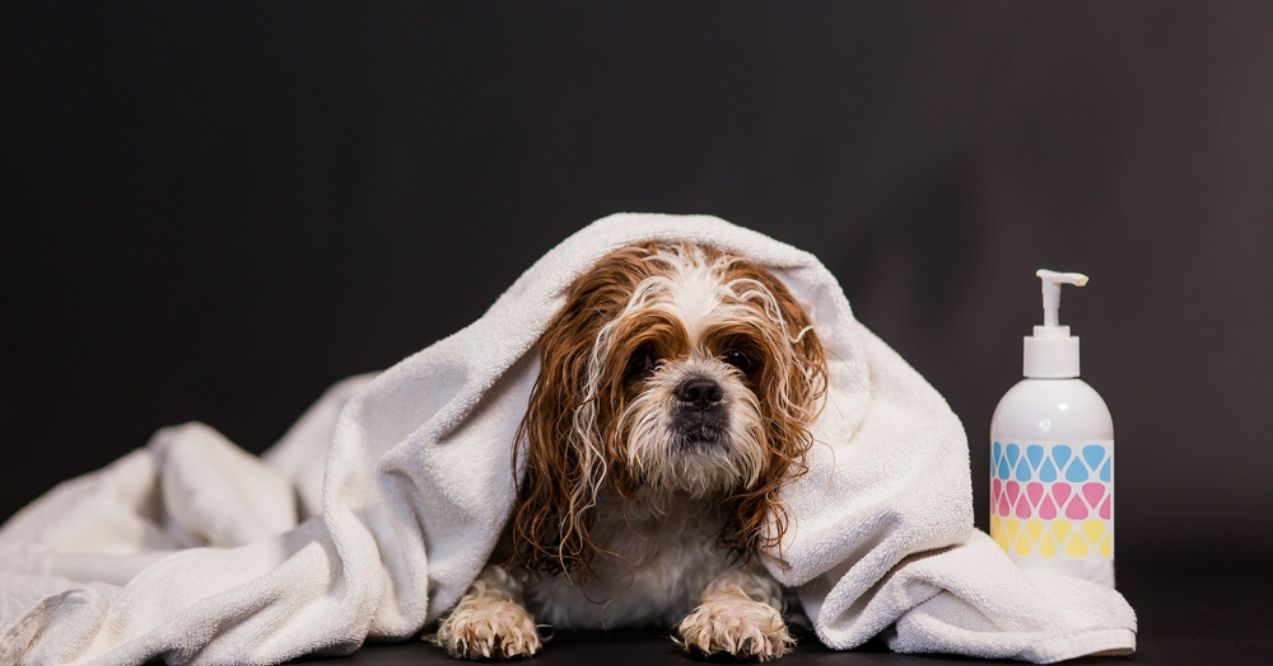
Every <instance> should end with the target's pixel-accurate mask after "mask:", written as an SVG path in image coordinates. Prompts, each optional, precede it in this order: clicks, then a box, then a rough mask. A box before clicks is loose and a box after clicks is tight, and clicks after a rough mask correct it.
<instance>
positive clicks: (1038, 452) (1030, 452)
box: [1025, 444, 1043, 470]
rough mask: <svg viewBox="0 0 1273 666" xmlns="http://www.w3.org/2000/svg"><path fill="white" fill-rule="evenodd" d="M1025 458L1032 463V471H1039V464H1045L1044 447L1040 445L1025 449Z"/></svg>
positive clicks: (1032, 445)
mask: <svg viewBox="0 0 1273 666" xmlns="http://www.w3.org/2000/svg"><path fill="white" fill-rule="evenodd" d="M1025 457H1026V459H1027V460H1029V461H1030V469H1034V470H1037V469H1039V463H1040V462H1043V447H1042V446H1039V445H1038V444H1031V445H1029V446H1027V447H1025Z"/></svg>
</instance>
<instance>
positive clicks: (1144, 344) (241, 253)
mask: <svg viewBox="0 0 1273 666" xmlns="http://www.w3.org/2000/svg"><path fill="white" fill-rule="evenodd" d="M0 12H3V20H2V21H0V55H2V58H0V76H2V77H3V78H2V84H3V87H2V90H3V93H2V95H3V102H2V106H3V111H2V113H3V114H4V122H3V128H4V140H3V148H2V158H0V159H3V165H4V178H3V183H4V190H3V197H2V201H0V205H2V206H3V208H2V209H0V214H2V215H0V219H2V220H3V224H4V234H3V236H2V237H0V247H3V256H2V257H0V271H2V273H0V277H2V278H3V285H4V290H3V293H4V299H3V314H2V315H0V322H3V323H2V326H3V328H2V329H0V333H2V335H3V351H2V352H0V358H3V382H2V383H0V387H2V388H0V391H3V393H2V395H0V442H3V447H4V449H3V450H4V463H3V465H2V467H0V470H2V471H0V516H7V515H9V514H11V513H12V512H13V511H15V510H16V509H17V508H18V507H20V506H21V505H23V504H24V503H26V502H28V501H30V500H32V499H34V498H35V497H36V496H37V495H38V494H39V493H40V492H42V491H43V490H44V489H46V488H48V487H50V486H52V485H53V484H54V483H55V482H57V481H59V480H61V479H65V478H68V477H71V476H73V475H77V474H81V473H84V472H87V471H90V470H93V469H96V468H98V467H100V466H102V465H104V464H106V463H108V462H109V461H111V460H113V459H115V458H117V457H119V456H120V455H122V454H124V453H125V452H127V451H128V450H130V449H132V448H134V447H137V446H140V445H142V444H144V443H145V442H146V440H147V438H148V437H149V435H150V433H151V432H152V431H153V430H154V429H155V428H156V427H159V426H161V425H165V424H171V423H176V422H181V421H185V420H188V419H198V420H203V421H206V422H208V423H210V424H212V425H213V426H214V427H216V428H218V429H220V430H222V431H223V432H224V433H226V434H227V435H228V436H229V437H230V438H231V439H232V440H234V441H236V442H238V443H239V444H241V445H242V446H244V447H245V448H247V449H249V450H252V451H260V450H263V449H264V448H265V447H267V446H268V445H269V444H271V443H272V441H273V440H274V439H276V438H277V437H278V436H279V435H281V434H282V432H283V431H284V429H285V428H286V427H287V426H288V425H289V424H290V423H291V421H292V419H294V418H295V417H296V416H298V415H299V414H300V413H301V411H302V410H303V409H304V408H305V407H306V406H307V405H308V404H309V403H310V402H311V401H312V400H314V399H315V398H316V397H317V396H318V395H319V393H320V392H321V391H322V390H323V389H324V388H326V387H327V386H328V385H329V384H331V383H332V382H334V381H336V380H338V379H340V378H342V377H345V376H347V375H349V374H353V373H357V372H362V371H366V370H371V369H378V368H383V367H387V366H389V365H391V364H393V363H394V362H395V361H397V360H398V359H400V358H402V357H404V356H406V355H407V354H409V353H411V352H413V351H415V350H417V349H420V348H422V347H423V346H425V345H427V344H429V343H430V342H432V341H434V340H436V339H438V338H440V337H442V336H445V335H447V334H449V333H450V332H452V331H454V330H456V329H458V328H459V327H461V326H464V325H465V324H467V323H468V322H470V321H471V320H473V319H474V318H475V317H477V316H478V315H480V314H481V313H482V312H483V311H484V309H485V308H486V307H487V306H488V305H489V304H490V303H491V302H492V301H493V300H494V299H495V298H496V296H498V295H499V293H500V292H501V291H502V290H503V289H504V288H505V287H506V286H507V285H509V284H510V283H511V282H512V281H513V280H514V279H515V278H516V277H517V275H518V274H519V273H520V272H521V271H522V270H524V269H525V268H526V267H528V266H529V265H530V264H531V262H532V261H533V260H534V259H536V258H537V257H538V256H539V255H540V254H542V253H543V252H545V251H546V250H547V249H548V248H549V247H551V246H552V245H553V244H555V243H556V242H557V241H559V240H560V239H562V238H564V237H565V236H566V235H568V234H570V233H571V232H572V231H574V230H575V229H577V228H579V227H580V226H582V225H584V224H586V223H588V222H589V221H591V220H593V219H595V218H597V217H600V216H602V215H604V214H607V213H610V212H613V211H620V210H650V211H665V212H706V213H714V214H717V215H720V216H722V217H725V218H726V219H729V220H731V221H734V222H737V223H739V224H743V225H746V226H749V227H752V228H755V229H758V230H760V231H762V232H764V233H767V234H770V235H772V236H775V237H777V238H779V239H781V240H784V241H788V242H790V243H793V244H795V245H797V246H799V247H802V248H805V249H809V250H811V251H813V252H815V253H816V254H817V255H818V256H819V257H820V258H821V259H822V260H823V262H825V263H826V264H827V266H828V267H829V268H830V269H831V270H832V271H833V272H834V273H835V274H836V276H837V277H838V278H839V279H840V281H841V283H842V284H843V285H844V288H845V290H846V291H847V292H848V294H849V298H850V300H851V302H852V303H853V305H854V308H855V310H856V313H857V315H858V316H859V317H860V318H861V319H862V320H863V321H864V322H865V323H866V324H867V325H868V326H870V327H872V328H873V329H874V330H875V331H876V332H877V333H879V334H880V335H881V336H882V337H883V338H884V339H885V340H886V341H888V342H889V343H890V344H892V345H893V346H894V347H896V348H897V349H898V350H899V351H900V352H901V353H902V354H903V355H904V356H905V357H906V358H907V359H908V360H909V361H910V362H911V363H912V364H913V365H915V366H916V367H917V368H918V369H919V370H920V371H921V372H922V373H923V374H924V375H925V376H926V377H927V378H928V379H929V380H930V381H932V383H933V384H934V385H936V387H937V388H938V389H939V390H940V391H941V392H942V393H943V394H944V395H946V397H947V398H948V400H949V401H950V403H951V405H952V406H953V407H954V409H955V411H956V412H957V413H958V414H959V415H960V416H961V417H962V418H963V420H964V423H965V426H966V428H967V430H968V432H969V438H970V440H971V441H970V444H971V449H972V461H973V480H974V487H975V489H976V491H977V509H978V519H979V522H980V524H981V525H982V526H983V527H984V525H985V520H986V507H985V504H986V486H987V480H986V479H987V467H988V463H987V458H988V453H987V448H988V444H987V432H988V429H989V421H990V415H991V413H992V411H993V409H994V407H995V404H996V402H997V401H998V399H999V397H1000V396H1001V395H1002V394H1003V393H1004V391H1006V390H1007V389H1008V387H1009V386H1011V385H1012V384H1013V383H1014V382H1015V381H1017V379H1018V378H1019V376H1020V364H1021V336H1022V335H1025V334H1026V333H1028V332H1029V328H1030V326H1031V325H1032V324H1034V323H1037V321H1038V320H1039V318H1040V316H1041V313H1040V310H1039V295H1038V291H1039V285H1038V280H1036V279H1035V278H1034V277H1033V270H1034V269H1035V268H1037V267H1040V266H1047V267H1051V268H1057V269H1065V270H1081V271H1084V272H1087V273H1088V274H1089V275H1091V276H1092V281H1091V284H1090V285H1089V286H1088V287H1086V288H1085V289H1083V290H1081V291H1076V290H1070V291H1067V293H1066V295H1065V300H1064V306H1063V309H1062V319H1063V321H1064V322H1066V323H1071V324H1073V325H1074V327H1075V329H1076V332H1077V333H1078V334H1080V335H1081V336H1082V338H1083V368H1084V377H1085V379H1087V380H1088V381H1089V382H1090V383H1091V384H1092V385H1093V386H1095V387H1096V388H1097V389H1098V390H1099V391H1100V392H1101V393H1102V395H1103V396H1104V397H1105V399H1106V401H1107V402H1108V403H1109V406H1110V408H1111V410H1112V412H1113V415H1114V422H1115V427H1116V430H1117V440H1116V442H1117V451H1118V512H1119V518H1118V520H1119V523H1118V529H1119V533H1118V536H1119V542H1118V557H1119V561H1120V570H1121V571H1129V570H1135V569H1137V568H1140V567H1167V568H1170V569H1171V570H1173V571H1180V572H1186V571H1191V570H1197V571H1203V570H1206V571H1225V570H1233V567H1241V566H1243V565H1256V564H1259V563H1266V562H1268V561H1269V559H1270V557H1273V529H1271V528H1273V489H1271V487H1270V482H1269V478H1270V474H1271V473H1273V450H1271V445H1273V438H1271V437H1270V435H1269V432H1270V428H1271V426H1270V425H1269V422H1268V421H1266V420H1265V419H1266V418H1267V417H1268V416H1269V413H1270V406H1269V402H1270V397H1273V395H1271V392H1270V390H1269V377H1270V376H1273V350H1270V340H1273V337H1271V333H1270V332H1271V331H1273V288H1271V287H1270V284H1271V280H1273V278H1271V276H1270V272H1269V270H1268V267H1267V265H1266V259H1267V257H1268V256H1269V254H1270V250H1273V5H1270V4H1268V3H1196V4H1192V5H1187V4H1182V5H1176V4H1171V3H1146V2H1111V3H1100V4H1093V3H1085V2H1066V3H1058V4H1054V5H1039V4H1035V3H1015V2H1004V3H948V2H932V3H913V2H908V3H896V2H888V3H813V2H803V3H773V4H767V5H752V4H737V3H724V4H717V3H702V2H698V3H679V2H677V3H659V2H642V3H639V4H638V3H631V4H627V3H625V4H613V3H599V2H588V3H552V4H550V5H539V4H531V3H508V4H498V5H497V4H487V3H477V4H465V5H462V4H459V3H456V4H443V3H423V4H418V3H409V4H403V5H386V4H365V3H348V4H335V3H326V2H323V3H317V2H314V3H305V4H299V3H298V4H277V3H247V4H227V3H209V4H190V3H167V2H164V3H156V4H149V5H148V4H135V3H134V4H127V5H118V4H115V3H102V4H94V5H81V6H76V7H68V6H65V5H61V4H56V3H33V4H29V5H28V4H21V5H16V4H6V5H5V8H4V9H3V10H0ZM1259 575H1260V576H1263V577H1267V574H1266V573H1265V574H1259Z"/></svg>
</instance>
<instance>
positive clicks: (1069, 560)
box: [990, 270, 1114, 587]
mask: <svg viewBox="0 0 1273 666" xmlns="http://www.w3.org/2000/svg"><path fill="white" fill-rule="evenodd" d="M1036 275H1038V277H1039V278H1040V279H1041V280H1042V281H1043V325H1042V326H1035V327H1034V335H1032V336H1027V337H1026V338H1025V362H1024V371H1025V379H1024V380H1022V381H1020V382H1018V383H1017V384H1016V386H1013V387H1012V388H1011V389H1009V390H1008V392H1007V394H1005V395H1004V396H1003V399H1002V400H1000V401H999V406H998V407H997V408H996V409H995V414H994V418H993V419H991V422H990V440H991V444H990V535H991V536H992V537H993V538H994V539H995V540H996V541H997V542H998V543H999V545H1000V546H1002V547H1003V549H1004V550H1005V551H1007V553H1008V555H1009V556H1010V557H1012V558H1013V559H1014V560H1016V562H1017V563H1018V564H1019V565H1021V567H1022V568H1023V569H1026V570H1030V571H1048V572H1053V573H1060V574H1067V575H1071V576H1077V577H1080V578H1086V579H1088V580H1091V581H1094V582H1097V583H1103V584H1106V585H1109V586H1111V587H1112V586H1113V585H1114V423H1113V420H1112V419H1111V418H1110V414H1109V408H1108V407H1106V406H1105V401H1104V400H1102V399H1101V396H1100V395H1099V394H1098V393H1097V392H1096V391H1095V390H1094V389H1093V388H1092V387H1091V386H1088V384H1087V382H1084V381H1083V380H1081V379H1079V339H1078V337H1076V336H1071V335H1070V327H1069V326H1061V325H1060V320H1059V313H1058V310H1059V309H1060V305H1061V285H1062V284H1071V285H1075V286H1078V287H1082V286H1083V285H1085V284H1087V276H1085V275H1082V274H1079V273H1057V272H1054V271H1049V270H1040V271H1038V273H1036Z"/></svg>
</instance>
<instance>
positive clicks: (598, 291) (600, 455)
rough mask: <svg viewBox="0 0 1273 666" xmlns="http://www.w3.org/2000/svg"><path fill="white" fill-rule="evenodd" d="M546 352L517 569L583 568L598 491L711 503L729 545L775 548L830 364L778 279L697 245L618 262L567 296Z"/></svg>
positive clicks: (533, 405) (599, 267) (534, 406)
mask: <svg viewBox="0 0 1273 666" xmlns="http://www.w3.org/2000/svg"><path fill="white" fill-rule="evenodd" d="M540 355H541V361H542V364H541V370H540V375H539V378H538V381H537V383H536V385H535V389H534V392H533V395H532V397H531V402H530V406H529V409H528V411H527V415H526V418H525V420H524V421H523V424H522V435H523V437H521V439H524V440H525V446H526V449H525V454H524V455H525V460H526V465H525V466H526V478H525V480H524V481H523V482H522V484H521V485H520V493H519V500H518V506H517V514H516V516H515V517H514V540H515V543H514V548H515V552H516V553H517V555H518V556H519V559H521V560H522V562H523V564H526V565H527V566H529V567H530V568H532V569H535V570H541V571H556V570H563V569H564V570H571V569H574V568H578V567H579V565H586V562H587V560H588V559H589V557H590V556H591V554H592V552H593V550H594V547H593V545H592V544H591V541H590V540H589V536H588V520H587V519H588V515H587V513H588V511H589V509H591V508H592V506H593V505H594V504H595V502H596V500H597V494H598V492H599V491H600V489H601V488H602V486H603V485H605V486H606V487H609V488H612V489H613V490H614V491H616V492H617V493H618V494H619V495H621V496H625V497H627V496H632V495H635V494H646V495H649V494H661V495H665V496H671V495H673V494H675V493H683V494H686V495H689V496H691V497H700V498H714V499H718V500H719V501H721V502H722V503H723V504H724V505H725V506H726V507H727V508H728V509H729V510H730V511H731V512H732V514H733V519H732V520H730V521H729V527H728V528H727V533H725V534H722V541H723V542H725V543H726V544H728V545H730V546H732V547H735V548H737V549H739V550H742V551H745V552H750V551H751V550H753V549H754V548H756V547H757V546H760V545H773V544H774V543H776V541H777V538H778V537H779V536H780V535H781V531H782V529H783V527H784V523H783V520H782V518H783V516H782V513H781V507H780V506H779V505H778V503H777V498H776V493H777V489H778V487H779V486H780V485H781V484H782V483H783V482H784V481H785V480H787V479H788V478H789V477H790V476H791V475H792V474H794V473H799V472H800V471H801V470H802V469H803V468H802V461H803V455H804V452H805V451H806V450H807V449H808V447H809V445H810V442H811V440H810V437H809V435H808V431H807V425H808V424H809V422H810V421H811V420H812V418H813V417H814V415H815V414H816V411H817V409H818V406H819V401H820V398H821V395H822V392H823V389H824V386H825V377H826V361H825V355H824V352H823V350H822V346H821V344H820V343H819V342H818V339H817V336H816V334H815V333H814V332H813V330H812V326H811V324H810V321H809V317H808V315H807V313H806V312H805V311H804V309H803V308H802V307H801V306H800V305H799V303H798V302H797V301H796V300H795V298H794V297H793V296H792V295H791V293H790V292H789V291H788V290H787V289H786V287H785V286H783V285H782V283H781V282H780V281H778V280H777V279H776V278H775V277H774V276H773V275H771V274H770V273H768V272H767V271H764V270H763V269H761V268H759V267H757V266H755V265H754V264H752V263H750V262H748V261H745V260H743V259H740V258H739V257H736V256H732V255H729V254H725V253H723V252H721V251H719V250H715V249H713V248H709V247H704V246H697V245H690V244H648V245H641V246H636V247H629V248H625V249H622V250H619V251H617V252H614V253H612V254H610V255H608V256H607V257H605V258H603V259H602V260H601V261H599V262H598V263H597V264H596V265H595V266H594V267H593V268H592V270H590V271H589V272H587V273H586V274H584V275H583V276H581V277H580V278H579V279H578V280H577V281H576V282H575V283H574V285H572V287H571V289H570V291H569V293H568V294H567V299H566V304H565V306H564V307H563V309H562V310H561V312H559V313H558V314H557V316H556V317H555V318H554V320H553V322H552V324H551V325H550V326H549V328H548V330H547V332H546V333H545V334H544V336H543V338H542V339H541V341H540ZM770 518H773V519H775V522H776V523H777V525H776V534H774V533H772V532H773V530H771V534H769V535H768V536H765V535H762V531H763V530H764V528H765V525H766V522H767V521H768V520H769V519H770Z"/></svg>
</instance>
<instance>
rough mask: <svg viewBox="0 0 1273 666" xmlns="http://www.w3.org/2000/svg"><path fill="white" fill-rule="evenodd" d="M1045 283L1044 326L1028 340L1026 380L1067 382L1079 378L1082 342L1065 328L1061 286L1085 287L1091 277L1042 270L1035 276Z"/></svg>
mask: <svg viewBox="0 0 1273 666" xmlns="http://www.w3.org/2000/svg"><path fill="white" fill-rule="evenodd" d="M1035 275H1037V276H1038V277H1039V279H1040V280H1042V281H1043V325H1042V326H1035V327H1034V335H1028V336H1026V338H1025V356H1024V361H1025V362H1024V363H1023V367H1024V372H1025V376H1026V377H1034V378H1043V379H1064V378H1069V377H1078V376H1079V339H1078V337H1077V336H1071V335H1070V327H1069V326H1062V325H1061V316H1060V309H1061V285H1063V284H1072V285H1074V286H1076V287H1082V286H1083V285H1085V284H1087V276H1086V275H1083V274H1082V273H1058V272H1056V271H1050V270H1047V269H1046V268H1041V269H1039V270H1038V272H1036V273H1035Z"/></svg>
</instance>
